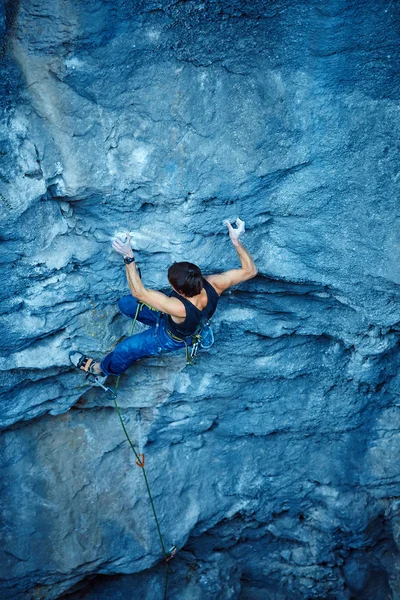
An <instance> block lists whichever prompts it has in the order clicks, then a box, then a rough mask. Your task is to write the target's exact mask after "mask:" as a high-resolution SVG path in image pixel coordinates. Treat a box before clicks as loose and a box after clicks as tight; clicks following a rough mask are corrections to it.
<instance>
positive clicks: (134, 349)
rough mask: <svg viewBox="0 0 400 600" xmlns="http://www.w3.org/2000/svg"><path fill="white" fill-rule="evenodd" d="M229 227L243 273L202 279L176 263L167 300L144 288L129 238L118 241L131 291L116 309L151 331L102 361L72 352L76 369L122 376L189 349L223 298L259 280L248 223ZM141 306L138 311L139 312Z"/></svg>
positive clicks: (187, 266)
mask: <svg viewBox="0 0 400 600" xmlns="http://www.w3.org/2000/svg"><path fill="white" fill-rule="evenodd" d="M225 224H226V226H227V227H228V231H229V236H230V239H231V241H232V244H233V246H234V247H235V249H236V251H237V253H238V255H239V259H240V264H241V268H240V269H232V270H230V271H225V272H224V273H220V274H217V275H207V276H206V277H203V275H202V273H201V271H200V269H199V267H198V266H197V265H195V264H193V263H190V262H177V263H174V264H173V265H172V266H171V267H170V268H169V269H168V281H169V283H170V285H171V287H172V290H173V291H172V292H170V295H169V296H167V295H166V294H163V293H162V292H159V291H155V290H150V289H148V288H146V287H145V286H144V285H143V283H142V280H141V278H140V275H139V273H138V270H137V268H136V265H135V259H134V255H133V250H132V247H131V238H130V235H129V234H124V237H116V238H115V239H114V241H113V243H112V247H113V249H114V250H115V251H116V252H118V254H121V256H123V258H124V263H125V268H126V276H127V280H128V286H129V289H130V291H131V294H130V295H128V296H124V297H123V298H121V299H120V300H119V302H118V307H119V309H120V311H121V312H122V313H123V314H124V315H126V316H128V317H131V318H134V317H135V315H136V314H137V320H138V321H140V322H141V323H144V324H145V325H150V328H149V329H147V330H146V331H143V332H142V333H138V334H136V335H132V336H130V337H128V338H126V339H125V340H123V341H122V342H120V343H119V344H117V345H116V347H115V348H114V350H113V351H112V352H110V353H109V354H107V356H105V357H104V358H103V360H101V361H100V360H97V359H94V358H91V357H89V356H86V355H84V354H82V353H81V352H79V351H72V352H70V360H71V362H72V364H73V365H74V366H75V367H78V368H79V369H80V370H82V371H84V372H85V373H87V374H91V375H94V376H95V377H104V376H107V375H121V374H122V373H123V372H124V371H126V369H128V367H130V366H131V365H132V364H133V363H134V362H135V361H137V360H138V359H139V358H142V357H144V356H156V355H158V354H161V353H165V352H172V351H174V350H179V349H180V348H185V347H188V346H190V345H191V344H192V341H193V336H194V335H195V334H196V333H197V332H199V331H201V329H202V327H203V326H204V324H205V323H206V322H207V321H208V319H210V318H211V316H212V315H213V314H214V312H215V309H216V307H217V303H218V300H219V297H220V295H221V294H222V292H224V291H225V290H227V289H228V288H230V287H232V286H234V285H237V284H238V283H241V282H242V281H247V280H248V279H251V278H252V277H254V276H255V275H256V274H257V268H256V266H255V264H254V260H253V258H252V257H251V255H250V253H249V252H248V251H247V250H246V248H245V247H244V246H243V244H242V242H241V241H240V236H241V235H242V233H243V232H244V225H245V224H244V221H242V220H241V219H236V228H235V227H232V225H231V223H230V222H229V221H225ZM124 238H125V239H124ZM138 303H139V304H140V310H138V312H137V309H138Z"/></svg>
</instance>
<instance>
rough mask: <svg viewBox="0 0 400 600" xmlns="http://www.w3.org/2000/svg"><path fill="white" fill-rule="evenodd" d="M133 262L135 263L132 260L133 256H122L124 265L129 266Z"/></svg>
mask: <svg viewBox="0 0 400 600" xmlns="http://www.w3.org/2000/svg"><path fill="white" fill-rule="evenodd" d="M133 262H135V259H134V258H133V256H124V263H125V264H126V265H130V264H131V263H133Z"/></svg>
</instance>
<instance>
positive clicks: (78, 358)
mask: <svg viewBox="0 0 400 600" xmlns="http://www.w3.org/2000/svg"><path fill="white" fill-rule="evenodd" d="M69 360H70V361H71V363H72V364H73V365H74V367H76V368H77V369H79V370H80V371H83V372H84V373H86V374H87V375H95V376H97V375H98V376H99V377H105V375H104V373H103V371H102V370H101V367H100V363H99V361H97V360H95V359H94V358H90V357H89V356H85V355H84V354H83V353H82V352H79V351H78V350H72V352H70V353H69Z"/></svg>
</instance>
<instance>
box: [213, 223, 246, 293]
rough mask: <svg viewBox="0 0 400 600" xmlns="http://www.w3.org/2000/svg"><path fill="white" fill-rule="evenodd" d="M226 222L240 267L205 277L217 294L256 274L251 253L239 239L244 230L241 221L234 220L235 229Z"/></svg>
mask: <svg viewBox="0 0 400 600" xmlns="http://www.w3.org/2000/svg"><path fill="white" fill-rule="evenodd" d="M226 224H227V227H228V229H229V236H230V238H231V241H232V244H233V246H234V247H235V250H236V252H237V253H238V255H239V260H240V264H241V268H240V269H231V270H230V271H225V273H220V274H218V275H209V276H208V277H206V280H207V281H208V282H209V283H211V285H212V286H213V287H214V288H215V290H216V291H217V293H218V294H222V292H224V291H225V290H227V289H228V288H230V287H232V286H233V285H237V284H238V283H241V282H242V281H247V280H248V279H252V278H253V277H255V276H256V275H257V267H256V265H255V263H254V260H253V258H252V256H251V254H250V253H249V252H248V250H246V248H245V247H244V246H243V244H242V242H241V241H240V240H239V237H240V235H241V233H242V232H243V231H244V223H243V221H241V220H240V219H238V220H237V221H236V224H237V225H238V228H237V229H233V227H232V225H231V224H230V223H228V222H227V223H226Z"/></svg>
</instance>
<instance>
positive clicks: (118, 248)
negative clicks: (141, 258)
mask: <svg viewBox="0 0 400 600" xmlns="http://www.w3.org/2000/svg"><path fill="white" fill-rule="evenodd" d="M125 235H126V241H125V242H123V241H122V240H121V238H119V237H116V238H115V239H114V240H113V243H112V247H113V249H114V250H115V252H118V254H122V256H124V257H125V256H130V257H133V251H132V247H131V236H130V235H129V233H126V234H125Z"/></svg>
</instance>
